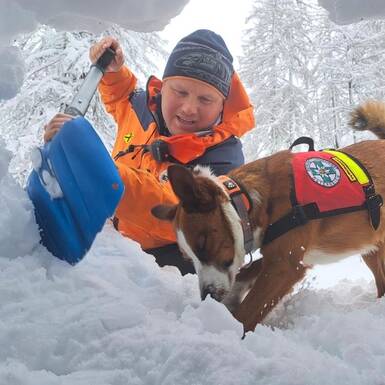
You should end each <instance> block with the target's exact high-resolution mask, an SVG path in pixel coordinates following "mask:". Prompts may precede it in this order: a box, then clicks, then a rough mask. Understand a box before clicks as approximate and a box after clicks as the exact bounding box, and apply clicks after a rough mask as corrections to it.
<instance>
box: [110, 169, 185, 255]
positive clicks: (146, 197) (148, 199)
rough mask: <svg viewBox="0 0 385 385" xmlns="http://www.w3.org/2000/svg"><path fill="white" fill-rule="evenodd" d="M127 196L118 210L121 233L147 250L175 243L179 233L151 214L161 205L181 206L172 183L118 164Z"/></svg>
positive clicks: (167, 223) (168, 223)
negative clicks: (176, 233)
mask: <svg viewBox="0 0 385 385" xmlns="http://www.w3.org/2000/svg"><path fill="white" fill-rule="evenodd" d="M116 166H117V167H118V170H119V174H120V176H121V178H122V180H123V183H124V187H125V192H124V195H123V197H122V199H121V201H120V202H119V206H118V208H117V210H116V213H115V215H116V217H118V218H119V231H120V232H122V233H123V234H124V235H126V236H128V237H129V238H131V239H134V240H135V241H137V242H139V243H140V244H141V246H142V248H143V249H149V248H153V247H158V246H163V245H165V244H169V243H173V242H175V231H174V229H173V227H172V224H171V223H170V222H165V221H161V220H159V219H157V218H155V217H154V216H153V215H152V214H151V209H152V208H153V207H155V206H157V205H159V204H169V205H174V204H176V203H178V199H177V197H176V196H175V194H174V192H173V190H172V187H171V185H170V182H164V183H161V182H159V180H158V179H157V178H156V177H155V176H154V175H153V174H151V173H150V172H148V171H145V170H139V169H135V168H131V167H128V166H127V165H126V164H124V163H123V162H119V161H117V162H116Z"/></svg>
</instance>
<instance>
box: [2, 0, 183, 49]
mask: <svg viewBox="0 0 385 385" xmlns="http://www.w3.org/2000/svg"><path fill="white" fill-rule="evenodd" d="M187 2H188V0H169V1H163V2H161V4H160V3H159V1H157V0H145V1H144V2H138V1H136V0H111V1H109V2H108V5H107V3H106V2H105V1H104V0H83V1H78V0H66V1H62V0H50V1H49V2H42V1H41V0H0V9H1V12H0V32H1V33H0V43H1V42H2V43H9V39H11V38H12V37H13V36H15V35H16V34H18V33H20V32H32V31H33V30H34V29H35V28H36V26H37V24H38V23H40V24H47V25H50V26H52V27H54V28H56V29H61V30H66V31H72V30H77V31H83V30H87V31H89V32H94V33H99V32H101V31H103V30H105V29H106V28H107V27H108V26H110V25H111V24H119V25H120V26H122V27H124V28H127V29H130V30H133V31H148V32H150V31H156V30H158V31H159V30H161V29H163V28H164V27H165V26H166V25H167V24H168V23H169V21H170V20H171V18H173V17H175V16H176V15H178V14H179V13H180V12H181V11H182V9H183V7H184V6H185V5H186V3H187ZM7 40H8V41H7Z"/></svg>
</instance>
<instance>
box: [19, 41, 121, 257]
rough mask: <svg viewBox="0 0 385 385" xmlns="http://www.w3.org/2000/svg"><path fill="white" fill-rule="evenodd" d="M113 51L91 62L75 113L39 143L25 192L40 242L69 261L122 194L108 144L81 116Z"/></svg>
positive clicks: (85, 247)
mask: <svg viewBox="0 0 385 385" xmlns="http://www.w3.org/2000/svg"><path fill="white" fill-rule="evenodd" d="M113 56H114V51H113V50H112V49H109V50H107V51H106V52H105V53H104V54H103V56H102V57H101V58H100V59H99V60H98V62H97V63H96V64H95V65H92V66H91V69H90V71H89V72H88V74H87V76H86V78H85V80H84V82H83V84H82V86H81V87H80V90H79V92H78V93H77V94H76V96H75V97H74V99H73V100H72V102H71V104H70V105H69V106H67V107H66V109H65V111H64V112H65V113H66V114H69V115H72V116H77V117H76V118H75V119H73V120H71V121H68V122H66V123H65V124H64V126H63V127H62V129H61V130H60V131H59V133H58V134H56V135H55V136H54V138H53V139H52V141H50V142H48V143H46V144H45V145H44V146H43V147H41V148H38V149H36V151H35V153H34V155H33V159H32V163H33V165H34V169H33V171H32V172H31V174H30V175H29V177H28V180H27V187H26V189H27V192H28V195H29V197H30V199H31V200H32V203H33V205H34V208H35V216H36V221H37V223H38V225H39V228H40V234H41V242H42V244H43V245H44V246H45V247H46V248H47V249H48V250H49V251H50V252H51V253H52V254H53V255H54V256H56V257H58V258H60V259H62V260H65V261H67V262H68V263H70V264H75V263H77V262H79V261H80V260H81V259H82V258H83V257H84V255H85V254H86V253H87V251H88V250H89V249H90V247H91V245H92V242H93V241H94V239H95V237H96V235H97V233H98V232H100V231H101V230H102V228H103V225H104V223H105V222H106V220H107V218H109V217H111V216H112V215H113V213H114V212H115V209H116V207H117V205H118V203H119V201H120V199H121V197H122V195H123V191H124V186H123V182H122V180H121V178H120V176H119V173H118V171H117V169H116V166H115V164H114V162H113V160H112V159H111V157H110V155H109V153H108V151H107V149H106V148H105V146H104V145H103V143H102V141H101V140H100V138H99V136H98V134H97V133H96V132H95V130H94V129H93V127H92V126H91V124H90V123H89V122H88V121H87V120H86V119H84V118H83V116H84V114H85V113H86V111H87V108H88V106H89V103H90V101H91V99H92V96H93V95H94V94H95V91H96V88H97V86H98V84H99V82H100V80H101V78H102V76H103V74H104V70H105V68H106V67H107V66H108V64H109V63H110V62H111V60H112V58H113Z"/></svg>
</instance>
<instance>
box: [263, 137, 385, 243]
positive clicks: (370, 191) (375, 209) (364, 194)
mask: <svg viewBox="0 0 385 385" xmlns="http://www.w3.org/2000/svg"><path fill="white" fill-rule="evenodd" d="M300 139H301V138H300ZM300 143H303V142H300ZM295 144H297V141H296V142H295ZM309 147H310V148H313V147H312V146H310V145H309ZM291 148H292V147H291ZM292 171H293V175H292V178H293V188H292V191H291V203H292V210H291V211H290V212H289V213H288V214H286V215H285V216H283V217H282V218H280V219H278V220H277V221H276V222H274V223H272V224H271V225H269V226H268V228H267V230H266V233H265V237H264V241H263V243H264V244H266V243H269V242H271V241H272V240H274V239H276V238H278V237H279V236H281V235H282V234H284V233H286V232H287V231H289V230H291V229H293V228H295V227H297V226H300V225H304V224H305V223H307V222H308V221H309V220H311V219H319V218H324V217H328V216H333V215H338V214H344V213H348V212H353V211H358V210H368V213H369V219H370V223H371V225H372V226H373V228H374V229H375V230H376V229H377V228H378V226H379V224H380V207H381V206H382V203H383V200H382V197H381V195H378V194H376V193H375V189H374V184H373V181H372V178H371V177H370V175H369V173H368V172H367V170H366V169H365V167H364V166H363V165H362V164H361V163H360V162H359V161H358V160H357V159H355V158H353V157H352V156H351V155H348V154H345V153H343V152H341V151H335V150H324V151H308V152H302V153H297V154H294V155H293V158H292Z"/></svg>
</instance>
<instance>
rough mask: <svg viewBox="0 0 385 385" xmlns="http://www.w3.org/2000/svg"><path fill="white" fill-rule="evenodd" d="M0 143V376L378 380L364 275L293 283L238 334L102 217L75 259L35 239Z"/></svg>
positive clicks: (49, 380) (379, 336)
mask: <svg viewBox="0 0 385 385" xmlns="http://www.w3.org/2000/svg"><path fill="white" fill-rule="evenodd" d="M10 156H11V154H10V153H9V152H8V151H7V150H5V148H4V145H3V143H1V144H0V208H1V209H0V298H1V305H0V346H1V348H0V384H4V385H24V384H25V385H48V384H49V385H51V384H52V385H64V384H68V385H89V384H93V385H105V384H111V385H112V384H113V385H127V384H130V385H144V384H146V385H155V384H157V385H161V384H162V385H172V384H175V385H177V384H178V385H184V384H185V385H187V384H188V385H192V384H194V385H199V384H202V385H203V384H204V385H218V384H220V385H230V384H231V385H233V384H242V385H249V384H250V385H256V384H263V385H275V384H304V385H305V384H306V385H310V384H319V385H321V384H322V385H324V384H336V385H337V384H338V385H342V384H349V385H363V384H368V385H369V384H370V385H380V384H385V343H384V341H385V327H384V324H385V300H384V299H380V300H378V299H376V298H375V287H374V283H373V282H370V283H368V282H366V281H365V280H361V281H344V282H341V283H339V284H338V285H337V286H334V287H333V288H331V289H318V290H315V289H314V287H313V288H312V286H310V287H307V286H306V285H302V287H300V288H299V289H298V290H297V292H296V294H294V295H292V296H291V297H289V298H287V299H286V300H285V301H284V302H283V303H282V304H280V305H279V307H278V308H277V309H276V310H275V311H274V313H273V314H272V315H271V316H270V317H269V320H268V322H267V323H268V326H258V327H257V328H256V331H255V333H253V334H252V333H249V334H248V335H247V337H246V339H244V340H241V336H242V327H241V325H240V324H239V323H238V322H237V321H235V320H234V319H233V318H232V317H231V315H230V314H229V313H228V312H227V310H226V309H225V308H224V307H223V306H222V305H221V304H218V303H216V302H215V301H213V300H211V299H207V300H206V301H204V302H203V303H201V302H200V300H199V293H198V284H197V278H196V277H195V276H192V275H188V276H186V277H181V276H180V275H179V274H178V272H177V270H176V269H174V268H162V269H161V268H159V267H158V266H157V265H156V264H155V262H154V259H153V258H152V257H151V256H149V255H147V254H145V253H143V252H142V251H141V250H140V248H139V247H138V245H137V244H135V243H134V242H132V241H130V240H128V239H125V238H123V237H121V236H120V235H119V234H118V233H117V232H116V231H114V230H113V228H112V227H111V226H110V225H108V224H107V225H106V226H105V229H104V230H103V232H102V233H101V234H100V235H99V236H98V237H97V239H96V242H95V244H94V246H93V247H92V249H91V251H90V252H89V253H88V255H87V256H86V258H85V259H84V260H83V261H82V262H81V263H79V264H78V265H77V266H74V267H73V266H69V265H68V264H66V263H64V262H62V261H60V260H58V259H55V258H54V257H53V256H51V255H50V254H49V252H48V251H47V250H46V249H44V248H43V247H42V246H41V245H39V236H38V229H37V227H36V224H35V223H34V217H33V211H32V207H31V204H30V202H29V200H28V197H27V195H26V193H25V192H24V190H23V189H22V188H21V187H20V186H19V185H18V184H17V183H16V182H15V180H14V179H13V177H12V176H11V175H10V174H9V173H8V163H9V159H10Z"/></svg>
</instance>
